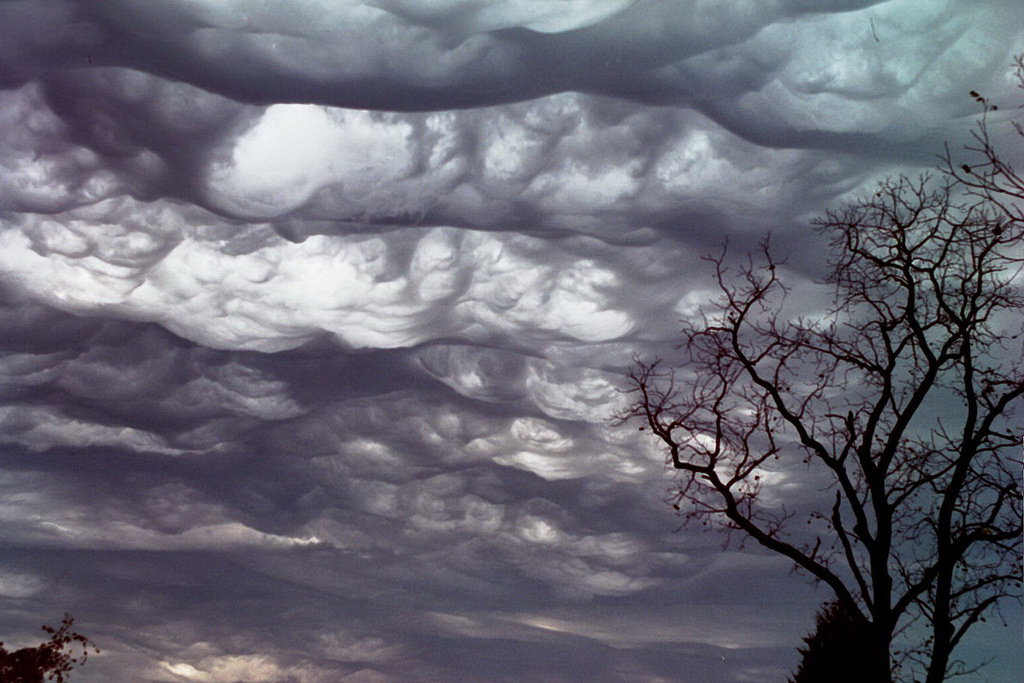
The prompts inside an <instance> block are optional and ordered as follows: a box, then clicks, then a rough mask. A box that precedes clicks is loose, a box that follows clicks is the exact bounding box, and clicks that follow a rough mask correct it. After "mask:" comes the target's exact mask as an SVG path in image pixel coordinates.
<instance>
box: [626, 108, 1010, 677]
mask: <svg viewBox="0 0 1024 683" xmlns="http://www.w3.org/2000/svg"><path fill="white" fill-rule="evenodd" d="M985 106H986V114H988V113H989V111H990V110H991V108H990V105H988V104H987V103H985ZM989 121H990V119H988V118H985V119H983V120H982V121H981V124H980V126H979V128H978V129H977V135H976V138H975V141H976V142H977V143H978V144H977V145H976V146H975V147H973V149H972V148H969V150H970V151H971V152H973V153H974V154H975V155H977V156H978V159H977V160H978V163H977V164H975V165H974V166H957V167H954V166H953V165H952V164H951V163H948V159H949V157H948V155H947V157H946V159H947V163H948V165H949V166H950V168H949V169H947V170H948V174H946V175H945V176H944V177H943V178H940V179H937V180H936V179H929V178H927V177H923V178H920V179H909V178H906V177H899V178H895V179H889V180H886V181H884V182H882V183H881V184H880V185H879V186H878V188H877V191H876V192H875V193H874V194H873V195H872V196H870V197H867V198H865V199H862V200H860V201H857V202H855V203H853V204H852V205H850V206H848V207H846V208H844V209H841V210H838V211H832V212H829V213H827V214H826V216H825V217H824V218H823V219H821V220H820V221H818V222H817V229H818V230H819V231H820V232H821V233H822V234H823V235H824V236H825V237H827V239H828V240H829V242H830V244H831V258H830V262H829V263H830V271H829V273H828V275H827V277H826V279H825V282H824V284H826V285H828V286H830V288H831V292H832V301H831V305H830V306H829V307H828V309H827V313H826V314H824V315H818V316H816V317H813V318H811V317H805V318H801V317H794V316H793V315H792V314H791V312H790V308H791V307H790V305H789V303H788V302H787V298H786V295H787V292H789V289H788V288H787V287H786V286H785V285H784V283H783V282H782V280H780V271H781V270H782V268H781V266H782V265H783V264H781V263H779V262H777V261H776V260H775V259H774V258H773V256H772V253H771V251H770V249H769V247H768V244H767V243H765V244H764V245H763V249H762V252H761V255H760V256H759V257H758V258H757V259H756V260H755V259H753V258H748V259H747V260H746V262H745V263H744V264H742V265H741V266H739V267H737V268H736V270H735V272H734V271H732V270H731V269H730V266H729V265H728V263H727V258H726V250H725V249H723V250H722V252H721V253H720V254H718V255H717V256H712V257H708V260H709V261H710V263H711V264H712V266H713V268H714V271H715V273H716V277H717V286H718V291H719V296H718V298H717V300H716V301H714V302H712V303H711V304H710V305H709V308H707V309H705V310H704V312H703V313H702V314H701V315H700V316H697V317H695V318H692V319H689V320H686V321H684V323H683V329H682V334H681V343H680V347H679V348H680V353H681V356H682V358H681V363H679V364H678V365H677V367H676V368H675V369H669V370H666V369H663V366H662V365H661V364H660V363H659V362H657V361H655V362H652V363H645V362H641V361H639V360H638V361H637V363H636V365H635V367H634V369H633V371H632V372H631V373H630V378H631V380H632V389H631V391H632V392H633V395H634V397H635V402H634V403H633V404H632V406H631V408H630V409H629V410H628V411H627V413H626V414H624V415H623V416H622V417H623V418H624V419H625V418H629V417H640V418H642V419H643V421H644V422H645V423H646V424H645V426H644V427H641V429H646V428H649V429H650V431H651V432H652V433H653V434H654V436H656V437H657V438H658V439H660V441H661V442H662V444H663V445H664V446H665V447H666V449H667V454H668V455H667V457H668V461H669V463H670V464H671V465H672V467H674V468H675V469H676V470H678V471H679V473H680V478H679V486H678V490H677V491H676V492H675V493H674V504H675V506H676V508H677V509H681V510H682V512H683V514H684V515H685V516H686V518H687V519H688V520H697V521H699V522H701V523H702V524H705V525H712V526H716V525H717V526H720V527H722V528H724V529H725V530H726V531H727V533H729V534H730V535H732V534H737V533H738V534H740V535H741V536H743V537H744V538H746V539H753V540H754V541H756V542H757V543H759V544H760V545H761V546H763V547H764V548H767V549H768V550H770V551H773V552H776V553H779V554H781V555H783V556H785V557H787V558H789V559H790V560H792V562H793V563H794V564H795V566H796V567H797V569H798V570H800V571H802V572H805V573H806V574H807V575H809V576H810V577H811V578H812V579H813V580H816V581H820V582H822V583H824V584H826V585H827V586H828V587H829V588H830V589H831V591H832V592H833V593H834V595H835V600H836V602H837V603H838V605H839V606H840V608H841V609H842V610H844V611H845V612H847V613H849V614H858V615H860V616H861V617H863V619H864V622H865V623H866V624H867V626H866V628H867V631H868V633H869V635H868V637H869V639H870V640H871V641H872V642H873V643H874V646H873V647H875V648H878V650H879V651H882V652H885V653H887V657H886V660H887V661H886V666H885V670H884V671H883V672H881V674H880V680H882V681H889V680H892V679H893V676H896V677H902V676H903V675H904V674H906V675H911V674H915V675H916V674H924V676H925V677H926V678H925V680H926V681H927V683H939V682H940V681H943V680H946V679H947V677H949V676H953V675H956V674H958V673H964V672H966V671H967V666H966V664H965V663H963V662H960V661H957V660H956V659H955V658H954V657H953V652H954V650H955V649H956V647H957V645H958V644H959V643H960V642H961V641H962V639H963V637H964V635H965V634H966V633H967V632H968V630H969V629H971V628H972V627H973V626H974V625H975V624H976V623H977V622H979V621H983V620H985V618H986V616H989V615H991V614H992V613H993V612H994V613H996V614H998V613H999V606H1000V605H1001V604H1002V603H1003V602H1004V601H1005V600H1016V601H1019V600H1020V599H1021V581H1022V568H1021V534H1022V531H1024V527H1022V510H1021V508H1022V504H1021V490H1020V488H1019V486H1018V482H1019V480H1020V477H1021V467H1022V433H1021V432H1022V429H1021V424H1020V422H1016V424H1015V422H1014V421H1015V420H1019V418H1020V417H1021V415H1022V407H1021V403H1022V399H1021V397H1022V396H1024V274H1022V271H1021V268H1022V264H1024V239H1022V237H1024V220H1022V218H1024V216H1022V214H1021V211H1022V207H1024V187H1022V185H1021V181H1020V177H1019V176H1017V175H1016V173H1015V172H1014V170H1013V168H1012V166H1011V165H1010V164H1009V163H1007V162H1005V161H1004V160H1003V158H1002V157H1000V155H999V154H997V152H996V150H995V149H994V147H993V145H992V142H991V139H990V137H989V125H990V123H989ZM1018 132H1021V131H1020V130H1019V128H1018ZM1021 135H1024V132H1021ZM1014 139H1015V140H1017V142H1020V137H1015V138H1014ZM794 461H797V462H794ZM801 461H802V462H801ZM784 477H795V478H800V479H801V480H802V481H803V482H805V486H804V487H802V489H803V490H806V491H810V492H811V493H809V494H807V495H806V496H805V497H804V498H803V499H801V500H796V501H788V502H787V503H788V504H783V503H781V502H780V500H779V496H778V495H777V494H776V493H775V492H774V489H773V485H772V482H773V481H777V480H778V479H779V478H784ZM908 626H909V627H910V628H908ZM922 631H925V632H927V635H926V636H924V635H923V636H921V637H920V638H918V637H917V635H915V634H919V633H921V632H922ZM901 634H902V635H901ZM897 636H899V638H897ZM894 639H896V640H894ZM904 640H905V641H908V643H909V644H908V645H907V646H906V647H897V646H896V645H894V643H898V642H902V641H904Z"/></svg>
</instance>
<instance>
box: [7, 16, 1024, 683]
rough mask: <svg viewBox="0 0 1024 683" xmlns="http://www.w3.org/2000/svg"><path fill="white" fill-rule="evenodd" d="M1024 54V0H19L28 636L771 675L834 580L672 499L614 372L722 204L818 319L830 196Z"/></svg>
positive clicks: (10, 212)
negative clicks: (807, 580) (814, 221)
mask: <svg viewBox="0 0 1024 683" xmlns="http://www.w3.org/2000/svg"><path fill="white" fill-rule="evenodd" d="M1022 51H1024V23H1022V21H1021V19H1020V16H1019V8H1018V7H1017V3H1016V2H1015V0H985V1H978V2H972V3H962V2H954V1H953V0H892V1H890V2H869V1H867V0H846V1H843V0H832V1H829V0H779V1H777V2H762V3H752V2H747V3H720V2H710V1H706V0H581V1H576V2H571V3H569V2H564V1H556V0H516V1H509V0H502V1H498V0H495V1H488V0H446V1H444V2H440V1H439V2H412V1H406V0H377V1H376V2H359V1H356V0H351V1H344V2H330V3H326V2H314V1H312V0H310V1H308V2H307V1H306V0H302V1H298V0H290V1H288V2H283V1H275V0H266V1H261V2H253V1H251V0H245V1H244V2H243V1H237V2H224V1H222V0H221V1H218V2H209V1H205V0H200V1H197V0H189V1H187V2H186V1H184V0H173V1H167V2H160V3H153V2H143V1H142V0H103V1H97V2H91V3H81V2H74V1H72V0H30V1H29V0H25V1H10V2H4V3H0V315H2V319H3V325H2V326H0V392H2V394H0V396H2V402H0V483H2V487H3V496H2V497H0V498H2V502H0V532H2V533H0V539H2V540H0V545H2V552H0V607H2V610H0V614H2V617H0V630H2V632H3V638H4V641H5V642H6V643H10V644H19V643H22V642H25V643H29V642H33V641H34V640H35V638H36V636H37V633H36V632H34V631H33V629H34V628H35V627H36V625H37V624H38V623H39V622H40V621H43V620H49V621H50V622H54V621H56V620H58V619H59V616H60V613H61V612H62V611H64V610H69V611H71V612H73V613H74V615H75V616H76V618H77V619H78V623H80V625H81V627H82V630H83V631H84V632H86V633H87V634H88V635H90V636H91V637H93V638H94V639H95V640H97V642H99V643H100V644H101V646H102V648H103V650H104V653H103V655H101V656H99V657H96V658H95V659H93V658H90V662H89V664H88V666H87V667H85V668H84V669H82V670H81V672H80V674H78V675H77V677H78V678H81V679H82V680H84V681H106V680H132V681H146V682H157V681H160V682H166V683H170V682H176V681H196V682H200V683H233V682H237V681H248V682H266V683H284V682H285V681H300V682H302V683H307V682H328V681H329V682H332V683H333V682H335V681H350V682H353V683H356V682H363V683H367V682H375V681H424V680H460V681H481V682H483V681H522V680H531V681H532V680H536V681H578V680H594V681H650V682H651V683H654V682H656V681H669V680H671V681H679V680H683V681H693V682H703V681H708V680H716V681H735V682H740V681H768V680H782V678H784V674H785V672H786V671H787V670H788V669H789V668H790V667H791V666H792V665H793V663H794V661H795V659H796V653H795V650H794V647H795V645H796V644H797V643H798V642H799V636H800V635H801V634H802V633H803V632H805V631H806V630H807V629H808V628H809V627H810V623H811V618H812V614H813V610H814V608H815V606H816V603H817V602H818V601H820V600H821V599H823V597H824V595H823V594H822V593H820V592H815V591H814V590H813V589H812V588H810V587H807V586H805V585H804V584H802V583H801V580H800V578H799V577H794V576H792V575H790V573H789V568H788V566H786V565H785V563H781V562H779V561H778V560H776V559H774V558H772V557H768V556H765V555H762V554H760V553H758V552H756V551H753V550H751V549H747V550H745V551H742V552H740V551H738V550H737V549H736V548H735V547H733V548H731V549H730V550H729V551H726V552H723V551H722V549H721V547H720V542H721V537H720V536H718V535H716V534H714V533H707V534H705V533H701V532H699V531H698V530H694V529H689V528H687V529H685V530H683V531H680V532H679V533H676V534H673V533H672V531H673V529H674V524H675V523H676V520H675V519H674V518H673V517H672V516H671V510H670V509H669V508H668V507H667V505H666V504H665V500H664V498H665V497H666V495H667V491H668V490H669V486H670V484H671V475H669V474H668V473H667V472H666V471H665V469H664V467H663V465H662V454H661V453H659V452H658V451H657V449H656V448H655V447H654V445H653V444H652V443H650V442H648V441H646V440H643V439H642V438H641V437H642V436H643V435H641V434H638V433H637V432H635V431H633V430H631V429H630V428H628V427H614V426H612V425H611V424H610V417H611V416H612V414H613V413H614V412H615V410H616V409H617V408H619V407H621V405H622V401H623V400H624V399H623V396H622V394H621V393H619V389H620V388H621V379H622V373H623V371H624V369H625V368H626V366H627V365H628V363H629V362H630V358H631V355H632V354H633V353H634V352H640V353H664V354H670V353H671V350H672V344H673V343H674V333H675V330H676V326H677V323H678V320H679V319H680V318H683V317H690V316H694V315H698V314H699V313H700V311H701V309H702V307H703V306H705V305H706V304H707V301H708V297H709V296H710V290H711V283H710V282H709V280H708V277H707V276H708V269H707V264H706V263H704V262H702V261H701V259H700V257H701V255H702V254H704V253H706V252H708V251H713V250H715V249H717V248H718V247H719V245H720V244H721V242H722V240H723V239H725V238H729V239H730V240H731V243H732V244H733V245H734V248H735V249H736V251H737V252H743V251H745V250H747V249H749V248H750V247H752V246H753V245H755V244H756V243H757V242H758V241H759V240H761V239H762V238H763V237H764V235H765V234H767V232H768V231H771V232H772V234H773V244H774V245H775V248H776V249H777V250H778V251H779V252H780V253H782V254H785V255H786V258H787V259H788V261H787V265H786V266H785V270H786V273H785V274H786V277H787V280H788V281H789V282H791V283H792V284H793V291H792V293H791V298H792V301H793V302H794V306H795V307H800V308H801V310H803V311H805V312H809V313H811V314H813V312H814V310H815V308H816V307H817V306H820V301H821V299H820V294H821V290H820V289H819V288H818V286H817V285H815V284H814V276H815V274H816V273H817V272H819V271H820V265H821V259H822V255H823V250H822V245H821V244H820V243H818V242H817V241H816V239H817V238H816V237H815V236H814V235H813V233H812V232H811V231H809V229H808V227H807V225H808V220H809V219H810V218H811V217H813V216H815V215H817V214H819V213H820V212H821V211H822V210H823V209H824V208H825V207H828V206H834V205H836V204H837V203H839V202H842V201H844V200H846V199H848V198H850V197H853V196H855V195H856V194H857V193H858V192H861V191H863V190H864V189H865V188H868V187H870V186H871V185H872V184H873V183H874V182H875V180H876V179H877V178H879V177H880V176H883V175H885V174H887V173H894V172H901V171H905V172H912V173H913V172H918V171H921V170H927V169H929V168H931V167H932V166H933V165H934V163H935V161H934V155H935V153H936V152H938V151H940V149H941V144H942V142H943V141H944V140H949V141H951V143H952V144H953V145H954V147H955V146H956V145H959V144H961V143H962V141H963V140H964V139H965V137H966V136H967V134H968V133H969V130H970V125H971V123H972V121H973V120H974V118H973V117H975V116H976V115H977V110H976V109H975V107H974V103H973V102H972V101H971V99H970V98H969V97H967V96H966V93H967V91H968V90H970V89H972V88H974V89H978V90H982V91H984V92H985V93H986V94H987V95H989V96H990V97H992V98H993V99H996V100H1000V101H1007V102H1009V101H1010V99H1011V97H1012V95H1013V87H1012V86H1013V84H1012V81H1011V80H1010V79H1009V78H1008V77H1007V73H1008V71H1007V66H1008V65H1009V59H1010V56H1011V55H1013V54H1015V53H1019V52H1022ZM994 123H996V124H997V125H995V126H993V132H994V134H996V135H1001V134H1002V133H1001V132H1000V131H1002V130H1003V128H1008V127H1007V126H1005V125H1004V123H1005V121H1004V120H1001V119H1000V120H994ZM1000 126H1002V127H1000ZM769 484H770V489H771V492H772V495H774V496H775V497H776V500H777V502H778V504H779V505H782V504H783V503H785V504H786V505H787V507H788V509H792V510H794V511H796V512H797V513H800V512H801V511H803V510H804V505H805V502H806V500H807V497H808V496H811V495H813V494H814V492H815V488H814V482H813V481H811V480H810V479H809V478H808V475H807V474H806V473H805V472H803V471H792V470H789V469H786V468H780V470H779V471H778V472H776V473H774V474H773V477H772V481H771V482H769ZM1011 631H1013V629H1011ZM1019 635H1020V634H1019V629H1018V630H1016V631H1014V632H1013V633H1011V634H1010V635H1009V636H1006V635H1005V633H1002V632H1000V633H999V634H998V635H993V633H992V632H986V634H985V637H983V638H982V639H981V640H980V641H979V642H977V643H972V645H971V647H972V649H973V651H975V652H976V653H977V654H978V656H986V655H988V654H1000V653H999V652H998V649H999V648H1000V647H1003V648H1006V647H1015V646H1019V642H1020V638H1019ZM1013 659H1014V658H1012V657H1011V658H1007V657H1005V652H1004V653H1002V654H1001V655H1000V656H999V657H998V658H997V662H996V664H995V665H994V666H993V668H992V669H991V670H990V672H991V675H992V676H995V677H997V678H998V677H999V676H1001V675H1002V674H1004V673H1005V674H1007V676H1008V678H1007V680H1010V679H1013V678H1014V677H1015V676H1017V677H1019V676H1018V674H1019V662H1016V661H1012V660H1013ZM1015 666H1017V667H1018V668H1017V669H1014V668H1013V667H1015ZM979 680H981V679H979Z"/></svg>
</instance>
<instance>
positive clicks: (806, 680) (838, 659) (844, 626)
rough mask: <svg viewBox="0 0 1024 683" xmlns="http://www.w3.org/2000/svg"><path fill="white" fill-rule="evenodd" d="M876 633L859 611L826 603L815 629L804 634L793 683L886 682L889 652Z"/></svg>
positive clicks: (836, 603) (816, 621)
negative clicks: (881, 644)
mask: <svg viewBox="0 0 1024 683" xmlns="http://www.w3.org/2000/svg"><path fill="white" fill-rule="evenodd" d="M872 635H873V634H872V631H871V629H870V625H869V624H868V622H867V620H865V619H864V617H863V616H862V615H861V614H860V613H859V612H851V611H849V610H847V609H844V608H843V606H842V604H841V603H838V602H828V603H825V605H823V606H822V608H821V611H820V612H818V616H817V618H816V620H815V630H814V633H812V634H811V635H809V636H806V637H804V643H805V647H802V648H800V653H801V655H802V659H801V660H800V666H799V667H798V668H797V671H796V673H795V674H794V675H793V677H792V678H790V679H789V683H885V681H887V680H888V665H887V660H888V657H889V653H888V650H887V649H886V648H885V647H884V646H881V647H880V646H879V644H878V643H877V642H876V641H875V640H874V639H873V638H872Z"/></svg>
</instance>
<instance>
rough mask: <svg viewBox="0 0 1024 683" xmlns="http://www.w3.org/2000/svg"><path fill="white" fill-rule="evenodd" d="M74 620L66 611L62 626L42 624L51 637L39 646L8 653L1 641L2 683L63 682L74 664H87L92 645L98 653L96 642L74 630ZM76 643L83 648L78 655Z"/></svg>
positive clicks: (0, 668) (0, 674)
mask: <svg viewBox="0 0 1024 683" xmlns="http://www.w3.org/2000/svg"><path fill="white" fill-rule="evenodd" d="M74 621H75V620H74V619H72V618H71V615H69V614H65V615H64V619H63V620H61V622H60V626H59V627H57V628H53V627H52V626H43V631H45V632H46V633H47V634H49V636H50V639H49V640H48V641H46V642H45V643H40V644H39V646H37V647H25V648H22V649H20V650H15V651H13V652H8V651H7V649H6V648H4V646H3V645H4V644H3V643H0V683H43V681H44V680H45V681H56V683H64V682H65V681H66V680H67V679H68V674H69V673H70V671H71V670H72V669H73V668H74V667H76V666H81V665H82V664H85V661H86V659H88V657H89V649H90V648H92V650H93V652H94V653H97V654H98V653H99V649H98V648H97V647H96V645H95V643H93V642H92V641H91V640H89V639H88V638H86V637H85V636H83V635H82V634H81V633H78V632H77V631H73V630H71V627H72V626H73V625H74ZM76 645H77V646H78V647H80V648H81V650H82V651H81V654H79V655H75V654H74V650H75V646H76Z"/></svg>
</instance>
